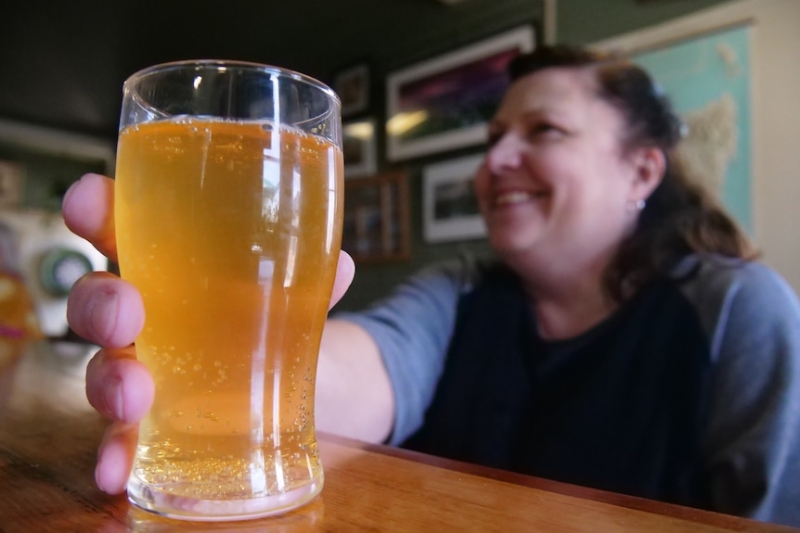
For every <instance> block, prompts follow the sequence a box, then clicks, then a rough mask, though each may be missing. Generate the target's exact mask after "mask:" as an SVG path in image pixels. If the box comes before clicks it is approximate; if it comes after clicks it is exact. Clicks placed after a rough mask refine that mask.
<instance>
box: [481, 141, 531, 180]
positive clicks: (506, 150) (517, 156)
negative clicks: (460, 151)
mask: <svg viewBox="0 0 800 533" xmlns="http://www.w3.org/2000/svg"><path fill="white" fill-rule="evenodd" d="M523 148H524V143H523V142H522V141H521V140H520V139H519V138H518V136H517V135H515V134H514V133H512V132H509V133H506V134H505V135H503V136H502V137H500V139H498V141H497V142H496V143H495V144H494V145H493V146H492V147H491V148H490V149H489V153H488V154H487V156H486V157H487V160H488V166H489V170H490V171H491V172H492V174H495V175H502V174H503V173H505V172H509V171H513V170H517V169H519V167H520V165H521V164H522V149H523Z"/></svg>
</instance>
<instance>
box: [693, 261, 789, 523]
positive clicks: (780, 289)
mask: <svg viewBox="0 0 800 533" xmlns="http://www.w3.org/2000/svg"><path fill="white" fill-rule="evenodd" d="M732 271H735V272H736V274H735V275H734V278H733V279H732V280H731V281H730V284H729V285H728V289H727V291H725V292H724V298H722V299H721V301H720V302H719V303H720V307H719V308H718V312H719V314H718V318H717V323H716V328H714V329H715V331H714V334H713V335H712V339H711V341H712V354H713V357H714V358H715V361H714V379H713V386H712V387H713V388H712V390H713V396H712V399H711V403H712V410H711V413H712V416H711V420H710V425H709V426H708V428H707V431H706V435H705V442H704V451H705V457H706V468H707V472H708V479H709V481H710V489H711V497H712V502H711V503H712V506H713V508H714V509H715V510H718V511H721V512H727V513H732V514H738V515H744V516H749V517H751V518H755V519H758V520H764V521H770V522H778V523H783V524H788V525H793V526H800V305H799V304H798V300H797V297H796V295H795V294H794V292H793V291H792V289H791V288H790V287H789V286H788V285H787V284H786V283H785V282H784V281H783V280H782V279H781V278H780V277H779V276H778V275H777V274H775V273H774V272H773V271H772V270H770V269H769V268H767V267H765V266H763V265H759V264H755V263H751V264H747V265H745V266H744V267H741V268H736V269H732ZM730 272H731V270H729V271H728V274H726V273H719V272H718V275H717V276H716V279H708V282H709V283H710V284H714V283H721V282H723V280H722V279H721V278H725V277H726V275H731V274H730Z"/></svg>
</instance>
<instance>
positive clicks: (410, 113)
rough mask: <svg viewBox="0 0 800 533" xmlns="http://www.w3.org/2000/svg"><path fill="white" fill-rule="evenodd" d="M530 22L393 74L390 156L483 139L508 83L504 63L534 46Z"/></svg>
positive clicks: (399, 157)
mask: <svg viewBox="0 0 800 533" xmlns="http://www.w3.org/2000/svg"><path fill="white" fill-rule="evenodd" d="M534 43H535V35H534V29H533V27H532V26H523V27H519V28H516V29H513V30H510V31H507V32H505V33H502V34H500V35H497V36H495V37H492V38H489V39H486V40H483V41H479V42H477V43H475V44H472V45H469V46H466V47H464V48H461V49H459V50H456V51H453V52H450V53H448V54H444V55H441V56H438V57H435V58H432V59H430V60H427V61H424V62H422V63H419V64H417V65H412V66H410V67H407V68H405V69H402V70H398V71H396V72H393V73H391V74H389V77H388V79H387V83H386V91H387V92H386V102H387V110H386V116H387V123H386V134H387V157H388V159H389V160H390V161H399V160H403V159H408V158H411V157H416V156H422V155H426V154H432V153H436V152H442V151H445V150H452V149H456V148H462V147H465V146H470V145H474V144H480V143H482V142H484V141H485V140H486V123H487V121H488V120H489V119H490V118H491V117H492V115H493V114H494V112H495V111H496V109H497V105H498V104H499V103H500V99H501V98H502V96H503V93H504V92H505V91H506V88H507V87H508V83H509V80H508V76H507V74H506V67H507V65H508V63H509V61H511V59H513V58H514V57H515V56H517V55H519V54H520V53H522V52H529V51H531V50H533V47H534Z"/></svg>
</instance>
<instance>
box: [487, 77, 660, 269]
mask: <svg viewBox="0 0 800 533" xmlns="http://www.w3.org/2000/svg"><path fill="white" fill-rule="evenodd" d="M623 126H624V123H623V117H622V115H621V114H620V112H619V111H618V110H617V109H616V108H614V107H612V106H611V105H610V104H609V103H607V102H606V101H604V100H602V99H601V98H600V97H599V96H598V95H597V86H596V82H595V79H594V75H593V73H592V72H591V70H589V69H579V68H549V69H545V70H542V71H539V72H537V73H534V74H530V75H528V76H525V77H523V78H520V79H519V80H517V81H516V82H515V83H514V84H513V85H512V86H511V87H510V89H509V91H508V93H507V94H506V96H505V98H504V99H503V102H502V104H501V106H500V109H499V111H498V112H497V115H496V116H495V118H494V119H493V121H492V123H491V124H490V127H489V136H490V148H489V151H488V154H487V157H486V160H485V162H484V164H483V165H482V166H481V168H480V169H479V171H478V175H477V177H476V181H475V190H476V194H477V197H478V202H479V205H480V208H481V212H482V214H483V217H484V219H485V221H486V225H487V228H488V231H489V241H490V243H491V245H492V246H493V248H494V249H495V250H496V251H497V252H498V253H499V254H500V256H501V257H505V258H506V259H523V260H524V259H525V257H526V255H527V256H530V257H531V258H536V257H538V258H539V259H544V260H546V261H548V264H550V265H552V266H559V265H561V266H563V267H564V268H574V267H580V266H581V265H583V264H586V263H587V262H597V261H607V260H608V258H609V257H610V255H611V254H612V253H613V251H614V250H615V249H616V247H617V245H618V244H619V243H620V242H621V240H622V239H623V238H624V236H625V235H626V234H627V232H629V231H630V230H631V229H632V228H633V225H634V223H635V220H636V213H634V212H632V211H631V209H630V208H629V206H630V205H632V203H633V204H635V202H636V200H639V199H642V198H645V197H646V194H645V193H644V192H643V191H642V190H641V188H640V187H639V186H638V185H637V182H638V181H640V180H638V179H637V178H638V177H639V174H640V168H639V166H640V165H638V164H637V162H638V160H637V159H636V157H635V156H633V155H626V152H625V151H624V150H623V148H622V146H621V143H620V140H621V139H622V138H623V132H624V129H623ZM648 192H649V191H648Z"/></svg>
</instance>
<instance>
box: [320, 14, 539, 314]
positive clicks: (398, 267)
mask: <svg viewBox="0 0 800 533" xmlns="http://www.w3.org/2000/svg"><path fill="white" fill-rule="evenodd" d="M387 16H392V17H394V18H395V20H394V24H392V27H393V28H394V31H395V33H390V34H389V35H385V34H384V35H379V34H371V35H361V36H360V37H359V38H358V39H356V38H355V37H350V38H348V37H346V36H345V37H344V38H343V40H342V41H340V42H339V43H338V45H337V48H334V49H331V51H330V52H331V57H336V56H337V54H338V55H340V56H341V57H343V58H345V59H343V60H342V61H341V62H340V64H341V65H342V66H345V65H347V64H351V63H354V62H357V61H358V60H361V59H366V60H368V61H369V62H370V65H371V67H372V73H371V75H372V80H373V87H372V91H371V94H372V98H371V100H372V101H371V109H370V113H369V114H371V115H374V116H376V117H378V119H379V120H384V117H385V111H384V106H385V85H384V83H383V81H384V80H385V78H386V75H387V74H388V73H389V72H391V71H393V70H396V69H399V68H403V67H405V66H408V65H411V64H414V63H416V62H418V61H422V60H425V59H429V58H431V57H433V56H436V55H439V54H441V53H446V52H449V51H451V50H453V49H455V48H458V47H460V46H463V45H467V44H470V43H473V42H475V41H477V40H480V39H482V38H485V37H488V36H491V35H494V34H497V33H499V32H502V31H503V30H506V29H509V28H512V27H515V26H519V25H522V24H531V23H535V22H537V21H539V20H541V18H542V4H541V2H540V1H538V0H535V1H531V0H465V1H464V3H463V4H457V5H455V6H452V7H449V8H443V7H440V6H434V7H433V8H432V7H427V8H425V9H418V10H416V11H414V12H413V13H412V11H410V10H409V11H407V12H406V11H400V12H391V13H390V12H389V11H388V10H387ZM359 27H360V28H362V30H363V26H362V25H359ZM348 39H349V40H348ZM340 47H343V48H340ZM347 47H352V48H350V50H353V49H363V50H369V51H368V52H365V53H361V54H356V55H352V53H350V55H349V56H348V52H347ZM356 47H362V48H356ZM378 141H379V142H378V144H379V160H380V161H381V162H380V163H379V168H380V170H390V169H393V168H397V169H404V170H405V171H406V172H407V179H408V186H409V198H410V200H411V205H410V212H409V215H410V222H411V258H410V259H409V260H407V261H401V262H390V263H378V264H369V265H357V267H356V268H357V274H356V279H355V281H354V283H353V286H352V287H351V289H350V291H349V292H348V293H347V295H346V296H345V298H344V299H343V300H342V301H341V303H340V304H339V305H338V306H337V309H359V308H361V307H363V306H365V305H367V304H368V303H369V302H371V301H373V300H375V299H376V298H380V297H382V296H384V295H386V294H387V293H388V292H389V291H390V290H391V289H392V288H393V287H394V286H395V285H397V284H398V283H400V282H401V281H402V280H404V279H405V278H407V277H408V276H409V275H410V274H412V273H414V272H416V271H417V270H419V269H420V268H422V267H423V266H425V265H428V264H430V263H433V262H436V261H438V260H441V259H443V258H448V257H453V256H455V255H458V254H472V255H479V256H485V255H487V254H489V253H490V249H489V246H488V244H487V243H486V242H485V240H480V241H465V242H458V243H453V244H440V245H431V244H427V243H425V242H424V241H423V239H422V211H421V208H422V205H421V204H422V190H421V189H422V184H421V181H422V179H421V171H422V168H423V167H424V166H425V165H426V164H428V163H430V162H432V161H439V160H444V159H449V158H451V157H456V156H459V155H464V154H468V153H473V152H475V151H476V150H480V147H475V148H471V149H465V150H461V151H455V152H447V153H446V154H439V155H437V156H434V157H427V158H419V159H415V160H413V161H410V162H408V163H405V162H404V163H403V164H400V165H394V166H392V165H389V164H387V163H386V161H385V153H386V151H385V138H384V137H383V136H382V135H379V138H378Z"/></svg>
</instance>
